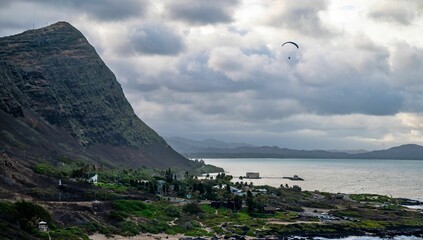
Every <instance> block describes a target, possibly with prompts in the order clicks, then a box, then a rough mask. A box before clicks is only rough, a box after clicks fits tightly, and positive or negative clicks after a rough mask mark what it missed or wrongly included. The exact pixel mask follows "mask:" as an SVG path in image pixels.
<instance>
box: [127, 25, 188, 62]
mask: <svg viewBox="0 0 423 240" xmlns="http://www.w3.org/2000/svg"><path fill="white" fill-rule="evenodd" d="M130 44H131V45H130V47H132V49H133V50H134V51H135V52H137V53H140V54H147V55H178V54H179V53H181V52H182V51H184V49H185V43H184V40H183V37H182V36H181V35H180V34H178V33H176V32H175V31H174V30H173V29H171V28H169V27H167V26H165V25H163V24H146V25H144V26H141V27H139V28H136V29H135V31H134V32H133V33H132V35H131V36H130Z"/></svg>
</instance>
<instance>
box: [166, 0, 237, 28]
mask: <svg viewBox="0 0 423 240" xmlns="http://www.w3.org/2000/svg"><path fill="white" fill-rule="evenodd" d="M238 2H239V1H238V0H215V1H207V0H188V1H184V2H183V3H181V2H180V1H172V2H170V3H168V4H167V5H166V7H167V11H168V13H169V16H170V17H171V18H172V19H176V20H181V21H184V22H187V23H189V24H194V25H204V24H215V23H227V22H230V21H232V14H233V10H234V7H236V5H237V4H238Z"/></svg>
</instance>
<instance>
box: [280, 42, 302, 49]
mask: <svg viewBox="0 0 423 240" xmlns="http://www.w3.org/2000/svg"><path fill="white" fill-rule="evenodd" d="M288 43H290V44H292V45H294V46H296V47H297V49H299V48H300V47H298V44H296V43H294V42H284V43H283V44H282V47H283V46H284V45H285V44H288Z"/></svg>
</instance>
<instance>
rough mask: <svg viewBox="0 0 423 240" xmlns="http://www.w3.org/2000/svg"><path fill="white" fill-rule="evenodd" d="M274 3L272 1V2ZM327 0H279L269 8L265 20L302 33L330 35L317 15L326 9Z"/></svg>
mask: <svg viewBox="0 0 423 240" xmlns="http://www.w3.org/2000/svg"><path fill="white" fill-rule="evenodd" d="M272 4H274V3H272ZM328 4H329V2H328V1H327V0H304V1H302V2H301V4H299V3H298V2H295V1H281V2H279V4H278V5H276V6H273V8H271V9H270V12H269V15H268V17H267V18H266V20H265V22H266V23H268V24H270V25H272V26H275V27H284V28H287V29H290V30H293V31H298V32H300V33H302V34H307V35H312V36H319V37H324V36H327V35H331V34H332V32H331V31H330V30H329V29H327V28H326V27H325V26H324V25H323V23H322V21H321V20H320V17H319V12H320V11H324V10H326V9H327V6H328Z"/></svg>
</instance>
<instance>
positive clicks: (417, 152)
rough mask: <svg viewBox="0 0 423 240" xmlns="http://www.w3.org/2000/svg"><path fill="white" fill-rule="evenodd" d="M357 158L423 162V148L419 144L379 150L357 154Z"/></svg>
mask: <svg viewBox="0 0 423 240" xmlns="http://www.w3.org/2000/svg"><path fill="white" fill-rule="evenodd" d="M355 157H356V158H363V159H410V160H423V146H420V145H417V144H405V145H401V146H397V147H392V148H389V149H386V150H377V151H371V152H367V153H360V154H355Z"/></svg>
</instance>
